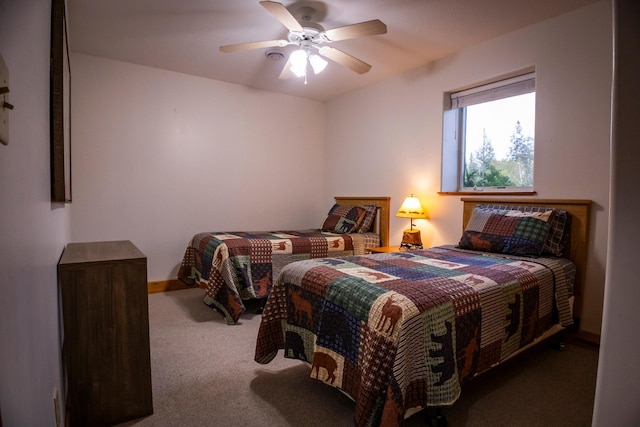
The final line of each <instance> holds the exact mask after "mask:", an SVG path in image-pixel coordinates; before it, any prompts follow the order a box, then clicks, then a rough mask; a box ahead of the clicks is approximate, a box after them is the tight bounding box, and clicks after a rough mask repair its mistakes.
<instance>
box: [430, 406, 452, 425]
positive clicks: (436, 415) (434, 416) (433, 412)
mask: <svg viewBox="0 0 640 427" xmlns="http://www.w3.org/2000/svg"><path fill="white" fill-rule="evenodd" d="M425 421H426V423H425V425H426V426H427V427H447V426H448V425H449V424H448V423H447V417H446V416H445V415H444V414H443V413H442V408H435V409H427V411H426V417H425Z"/></svg>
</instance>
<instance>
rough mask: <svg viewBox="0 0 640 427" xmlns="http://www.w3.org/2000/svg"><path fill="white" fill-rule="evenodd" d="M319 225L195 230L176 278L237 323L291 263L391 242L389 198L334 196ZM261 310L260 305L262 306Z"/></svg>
mask: <svg viewBox="0 0 640 427" xmlns="http://www.w3.org/2000/svg"><path fill="white" fill-rule="evenodd" d="M334 199H335V203H334V204H333V206H331V209H329V212H328V214H327V215H326V218H325V220H324V221H323V223H322V224H321V225H320V224H319V225H320V228H318V229H311V230H281V231H232V232H228V231H227V232H225V231H220V232H202V233H197V234H196V235H194V236H193V238H192V239H191V240H190V241H189V244H188V245H187V249H186V251H185V254H184V257H183V259H182V263H181V265H180V268H179V271H178V279H180V280H181V281H182V282H184V283H186V284H187V285H190V286H195V285H198V286H200V287H201V288H203V289H204V291H205V295H204V302H205V304H207V305H208V306H210V307H211V308H213V309H215V310H217V311H218V312H220V313H221V314H222V315H223V316H224V318H225V320H226V322H227V323H228V324H230V325H232V324H235V323H236V322H237V321H238V319H239V318H240V315H241V314H242V313H243V312H244V311H245V310H246V307H245V301H248V300H264V299H265V298H266V297H267V295H268V294H269V292H270V290H271V286H272V283H273V281H274V280H275V279H276V278H277V277H278V275H279V273H280V270H281V269H282V268H283V267H284V266H285V265H287V264H289V263H291V262H294V261H300V260H304V259H313V258H321V257H328V256H332V257H338V256H347V255H361V254H364V253H367V249H368V248H370V247H375V246H386V245H387V244H388V241H389V200H390V198H389V197H335V198H334ZM259 310H260V309H259Z"/></svg>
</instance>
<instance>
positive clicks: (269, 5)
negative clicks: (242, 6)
mask: <svg viewBox="0 0 640 427" xmlns="http://www.w3.org/2000/svg"><path fill="white" fill-rule="evenodd" d="M260 4H261V5H262V7H264V8H265V9H267V12H269V13H270V14H272V15H273V16H275V18H276V19H277V20H278V21H280V22H281V23H282V25H284V26H285V27H287V29H288V30H289V31H294V32H297V33H301V32H302V31H304V30H303V29H302V25H300V23H299V22H298V21H297V20H296V18H294V17H293V15H292V14H291V13H290V12H289V11H288V10H287V8H286V7H284V5H283V4H282V3H278V2H275V1H261V2H260Z"/></svg>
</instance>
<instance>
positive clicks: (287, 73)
mask: <svg viewBox="0 0 640 427" xmlns="http://www.w3.org/2000/svg"><path fill="white" fill-rule="evenodd" d="M293 76H294V74H293V71H291V60H289V59H287V63H286V64H284V67H283V68H282V72H280V77H278V78H279V79H280V80H288V79H290V78H291V77H293Z"/></svg>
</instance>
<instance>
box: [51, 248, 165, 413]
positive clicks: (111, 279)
mask: <svg viewBox="0 0 640 427" xmlns="http://www.w3.org/2000/svg"><path fill="white" fill-rule="evenodd" d="M58 283H59V289H60V294H61V300H62V317H63V322H64V344H63V360H64V365H65V369H66V374H67V382H68V390H67V404H68V410H69V412H68V413H69V417H70V424H71V426H93V425H113V424H118V423H121V422H123V421H127V420H131V419H134V418H139V417H143V416H146V415H151V414H152V413H153V401H152V393H151V360H150V350H149V306H148V297H147V258H146V256H145V255H144V254H143V253H142V252H141V251H140V250H139V249H138V248H137V247H136V246H135V245H134V244H133V243H131V242H130V241H128V240H125V241H113V242H93V243H70V244H68V245H67V246H66V248H65V249H64V252H63V253H62V257H61V258H60V262H59V263H58Z"/></svg>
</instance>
